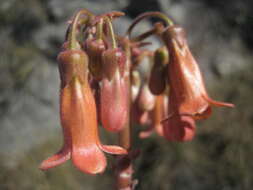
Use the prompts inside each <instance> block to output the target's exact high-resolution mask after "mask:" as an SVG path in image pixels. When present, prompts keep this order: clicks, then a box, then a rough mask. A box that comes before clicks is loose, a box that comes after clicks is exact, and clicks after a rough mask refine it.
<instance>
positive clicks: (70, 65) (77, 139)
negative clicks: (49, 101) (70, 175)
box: [40, 50, 126, 174]
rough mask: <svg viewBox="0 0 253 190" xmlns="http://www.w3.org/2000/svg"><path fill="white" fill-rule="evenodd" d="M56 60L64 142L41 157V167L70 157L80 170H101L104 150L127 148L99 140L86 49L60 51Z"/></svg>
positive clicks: (113, 152)
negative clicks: (46, 156)
mask: <svg viewBox="0 0 253 190" xmlns="http://www.w3.org/2000/svg"><path fill="white" fill-rule="evenodd" d="M58 62H59V71H60V77H61V90H60V119H61V125H62V128H63V134H64V145H63V147H62V149H61V150H60V151H59V152H58V153H56V154H55V155H53V156H51V157H49V158H48V159H46V160H44V161H43V162H42V163H41V165H40V168H41V169H42V170H46V169H49V168H52V167H55V166H57V165H59V164H62V163H63V162H65V161H67V160H68V159H72V162H73V164H74V165H75V166H76V167H77V168H78V169H79V170H81V171H82V172H85V173H88V174H96V173H101V172H103V171H104V169H105V167H106V165H107V163H106V158H105V155H104V153H103V151H104V152H107V153H111V154H126V150H124V149H123V148H121V147H118V146H110V145H102V144H101V143H100V140H99V137H98V128H97V127H98V126H97V115H96V105H95V100H94V97H93V94H92V91H91V88H90V86H89V83H88V73H87V67H88V58H87V55H86V53H85V52H83V51H81V50H65V51H63V52H62V53H60V54H59V56H58Z"/></svg>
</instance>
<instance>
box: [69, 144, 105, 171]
mask: <svg viewBox="0 0 253 190" xmlns="http://www.w3.org/2000/svg"><path fill="white" fill-rule="evenodd" d="M72 161H73V164H74V166H75V167H76V168H77V169H78V170H80V171H82V172H84V173H87V174H90V175H95V174H98V173H103V172H104V170H105V168H106V165H107V163H106V158H105V155H104V153H103V152H101V151H100V150H99V149H97V148H96V147H92V148H90V149H89V150H75V151H74V152H73V153H72Z"/></svg>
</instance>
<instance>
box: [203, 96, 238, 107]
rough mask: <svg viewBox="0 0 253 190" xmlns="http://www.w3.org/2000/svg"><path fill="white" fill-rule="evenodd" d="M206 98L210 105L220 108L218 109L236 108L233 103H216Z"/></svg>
mask: <svg viewBox="0 0 253 190" xmlns="http://www.w3.org/2000/svg"><path fill="white" fill-rule="evenodd" d="M204 98H205V99H206V100H207V101H208V102H209V103H210V104H213V105H214V106H218V107H229V108H234V107H235V105H234V104H231V103H227V102H219V101H215V100H213V99H211V98H209V97H205V96H204Z"/></svg>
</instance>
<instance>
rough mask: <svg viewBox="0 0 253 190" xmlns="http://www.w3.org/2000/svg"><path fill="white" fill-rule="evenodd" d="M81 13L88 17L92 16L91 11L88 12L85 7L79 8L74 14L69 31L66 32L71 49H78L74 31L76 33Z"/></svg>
mask: <svg viewBox="0 0 253 190" xmlns="http://www.w3.org/2000/svg"><path fill="white" fill-rule="evenodd" d="M82 14H84V15H87V16H88V17H90V16H92V13H90V12H89V11H87V10H86V9H82V10H80V11H79V12H77V14H76V15H75V17H74V21H73V22H72V24H71V28H70V31H69V33H68V41H69V48H70V49H72V50H73V49H79V46H78V42H77V39H76V33H77V25H78V21H79V18H80V16H81V15H82Z"/></svg>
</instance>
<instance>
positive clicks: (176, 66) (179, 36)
mask: <svg viewBox="0 0 253 190" xmlns="http://www.w3.org/2000/svg"><path fill="white" fill-rule="evenodd" d="M162 37H163V40H164V42H165V44H166V46H167V48H168V51H169V53H170V60H169V66H168V69H169V71H168V73H169V85H170V93H169V114H168V115H169V116H168V119H167V120H166V121H164V123H163V124H164V133H165V134H164V135H165V137H166V138H167V139H168V140H176V141H186V140H191V139H192V138H193V136H194V134H195V120H198V119H205V118H208V117H209V116H210V114H211V111H212V108H211V106H212V105H213V106H224V107H234V105H233V104H229V103H224V102H218V101H214V100H212V99H211V98H210V97H209V96H208V94H207V92H206V89H205V85H204V81H203V77H202V75H201V72H200V69H199V67H198V64H197V62H196V60H195V59H194V57H193V56H192V54H191V51H190V50H189V47H188V44H187V40H186V36H185V32H184V30H183V28H181V27H179V26H175V25H172V26H169V27H168V28H167V29H166V30H165V31H164V33H163V36H162Z"/></svg>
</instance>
